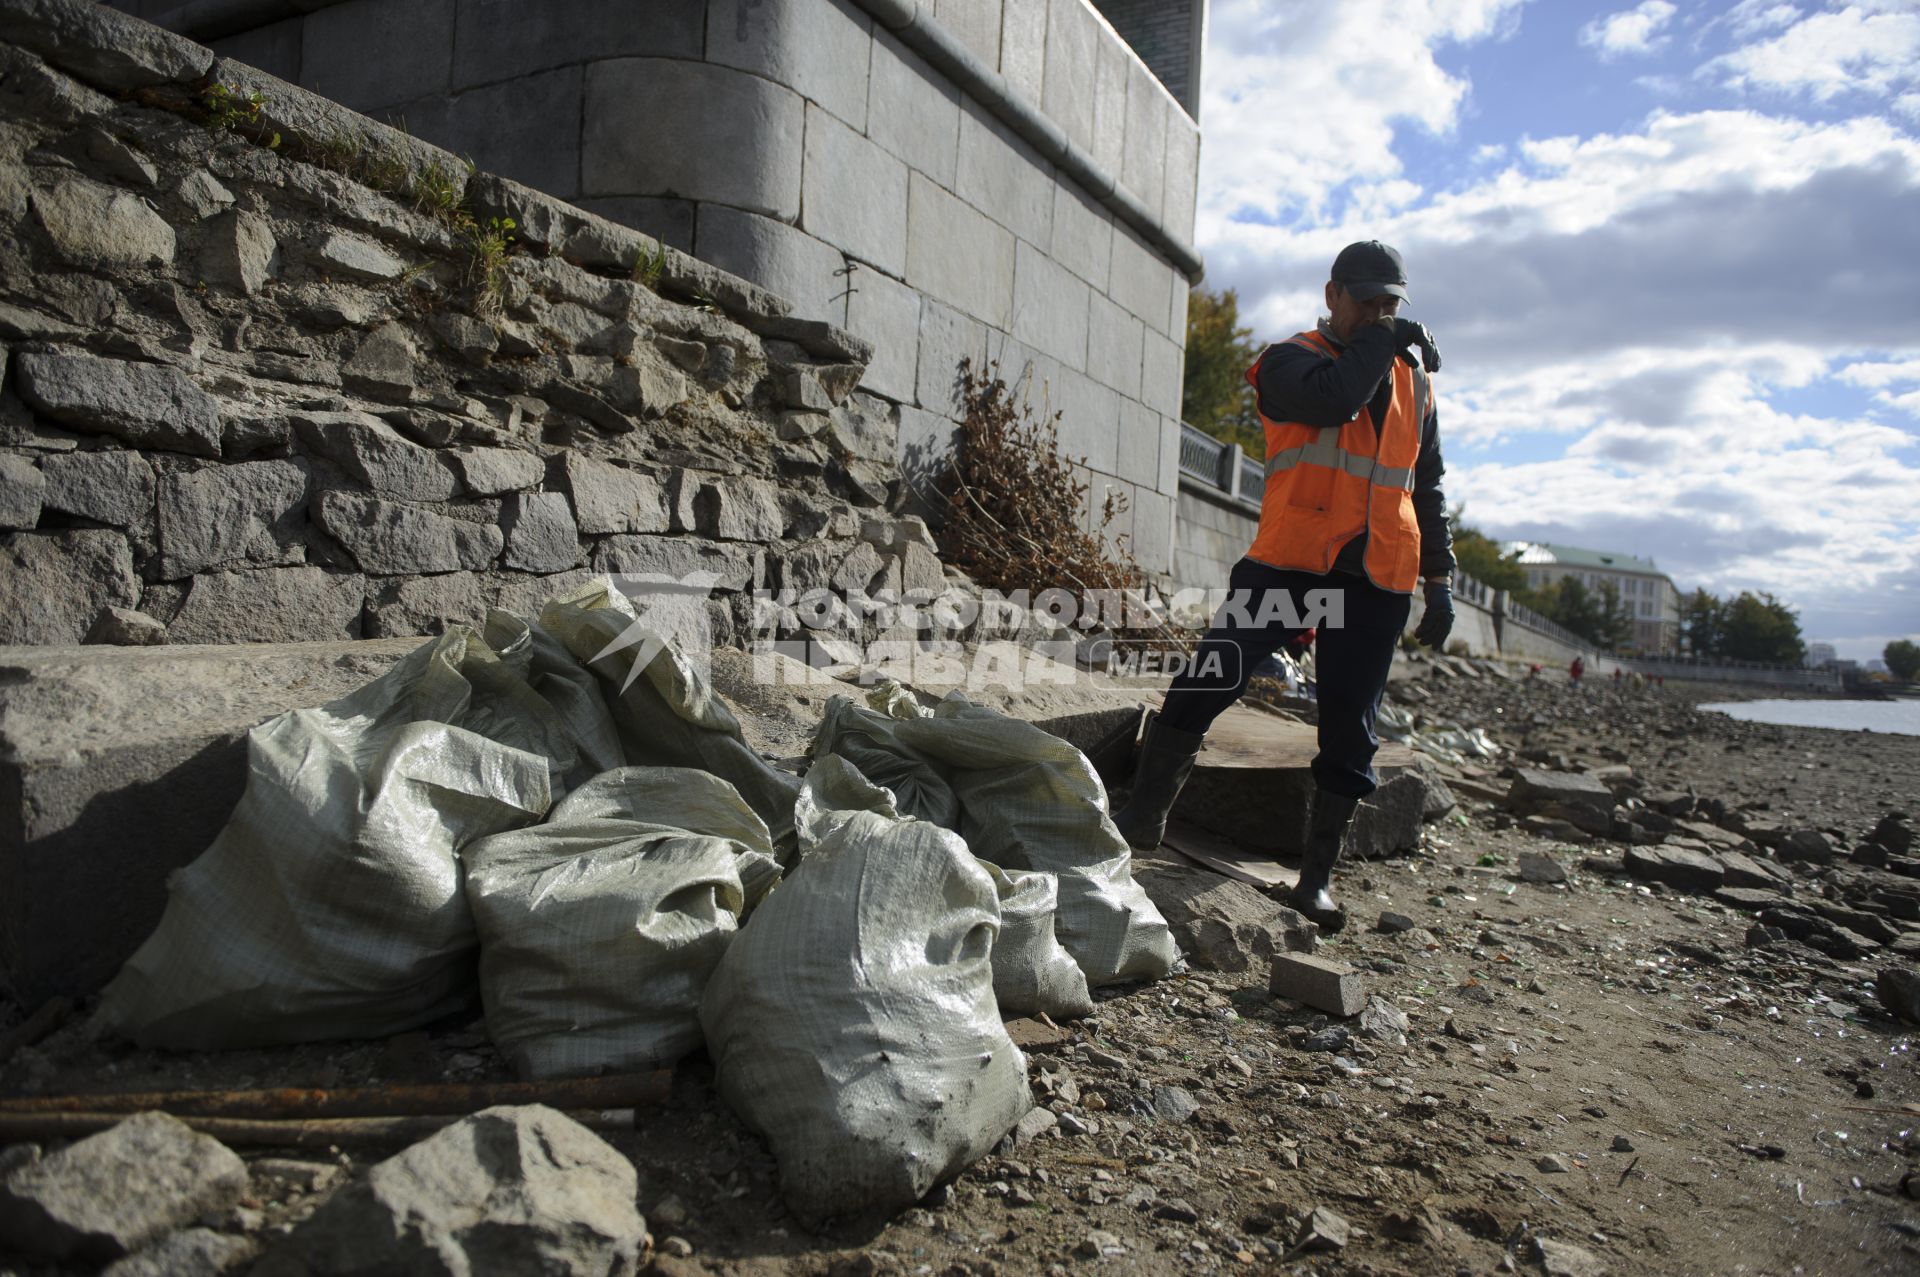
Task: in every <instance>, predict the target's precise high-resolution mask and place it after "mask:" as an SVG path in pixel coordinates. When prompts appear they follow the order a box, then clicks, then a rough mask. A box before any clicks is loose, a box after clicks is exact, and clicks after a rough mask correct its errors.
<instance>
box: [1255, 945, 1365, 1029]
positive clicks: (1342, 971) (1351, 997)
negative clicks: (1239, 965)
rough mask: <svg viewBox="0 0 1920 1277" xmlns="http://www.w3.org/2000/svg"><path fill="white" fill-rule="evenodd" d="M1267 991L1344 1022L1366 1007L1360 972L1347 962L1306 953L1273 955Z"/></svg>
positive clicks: (1363, 985)
mask: <svg viewBox="0 0 1920 1277" xmlns="http://www.w3.org/2000/svg"><path fill="white" fill-rule="evenodd" d="M1267 991H1268V992H1269V993H1272V994H1273V995H1274V996H1275V997H1281V998H1291V999H1292V1000H1293V1001H1295V1002H1301V1003H1305V1004H1306V1005H1307V1006H1310V1007H1312V1008H1313V1009H1314V1010H1316V1011H1325V1012H1326V1013H1327V1014H1328V1015H1337V1016H1340V1017H1341V1018H1343V1019H1344V1018H1345V1017H1347V1016H1350V1015H1358V1014H1360V1012H1361V1010H1362V1009H1363V1008H1364V1007H1365V1006H1366V1005H1367V990H1366V984H1365V982H1364V981H1362V980H1361V978H1360V973H1359V972H1358V971H1355V970H1354V969H1353V968H1352V967H1350V966H1348V965H1347V964H1346V963H1344V962H1336V961H1334V960H1333V959H1331V958H1316V957H1309V956H1308V955H1306V954H1303V953H1279V954H1275V955H1274V958H1273V969H1272V971H1271V973H1270V974H1269V975H1268V977H1267Z"/></svg>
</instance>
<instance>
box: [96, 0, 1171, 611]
mask: <svg viewBox="0 0 1920 1277" xmlns="http://www.w3.org/2000/svg"><path fill="white" fill-rule="evenodd" d="M121 2H122V3H123V6H131V7H134V8H136V9H138V10H140V11H142V12H143V13H144V15H145V16H148V17H151V18H154V19H155V20H158V21H162V22H165V21H167V20H168V18H169V16H170V15H172V16H188V17H190V16H192V14H193V12H194V10H193V9H192V8H191V7H188V6H185V5H183V4H180V3H177V2H173V0H121ZM1179 7H1180V8H1181V9H1182V11H1183V12H1185V11H1186V10H1187V6H1185V5H1181V6H1179ZM250 8H251V10H252V11H254V12H256V13H257V14H258V15H260V16H261V17H262V18H266V17H273V18H275V20H274V21H271V22H264V21H263V22H261V23H260V24H259V25H255V26H252V27H248V28H246V29H243V30H234V31H230V32H224V33H223V34H222V35H221V37H220V38H218V39H215V40H214V41H213V44H214V47H215V48H217V49H218V50H219V51H221V52H222V53H223V54H227V55H230V56H233V57H235V58H238V59H241V60H252V61H254V62H255V63H257V64H258V65H260V66H262V67H263V69H266V70H268V71H271V72H274V73H275V74H277V75H280V76H282V77H284V78H286V79H288V80H292V81H295V82H297V83H299V84H301V85H302V86H304V87H306V88H309V89H311V90H313V91H315V92H318V93H321V94H325V95H327V96H329V97H332V98H334V99H336V100H338V101H340V102H343V103H345V104H346V105H348V106H351V107H353V108H355V109H356V110H361V111H366V112H369V113H372V114H375V115H377V116H380V117H381V118H384V119H388V120H392V121H404V122H405V126H406V128H407V129H408V130H409V131H410V132H412V133H414V134H416V135H418V136H420V137H422V138H425V139H428V140H430V141H432V142H434V143H436V144H438V145H441V146H443V147H446V148H447V149H449V150H452V151H454V152H457V153H460V154H463V155H471V156H472V157H473V158H474V160H475V161H476V162H477V163H478V164H479V165H480V166H481V167H483V168H485V169H488V170H491V171H494V172H497V173H500V174H502V175H504V176H507V177H510V178H513V179H515V180H518V181H522V182H525V183H527V184H528V185H531V186H534V187H537V188H538V189H540V190H542V191H545V192H547V193H549V194H552V195H555V196H558V197H560V198H562V199H565V200H569V201H571V202H573V203H576V204H578V205H579V206H580V207H582V208H585V209H588V210H590V211H593V212H596V213H599V214H601V215H603V216H605V217H607V218H609V219H611V220H613V221H615V222H619V223H622V224H624V225H627V226H630V227H634V228H636V229H639V230H641V231H644V232H646V233H648V234H651V235H655V236H658V237H659V238H660V239H662V240H664V241H665V242H667V243H669V244H672V245H674V246H675V247H677V248H680V249H682V250H684V251H687V252H689V253H691V254H693V255H694V256H696V257H698V258H700V259H702V260H705V261H708V262H711V263H713V264H714V265H716V266H719V267H721V268H723V269H725V270H728V271H731V272H733V273H735V274H738V275H740V276H742V277H744V278H746V279H749V280H751V281H753V282H755V283H757V284H760V285H762V286H763V287H766V288H768V289H770V290H771V291H773V292H775V293H777V294H780V295H782V296H784V297H787V298H789V299H791V300H792V302H793V303H794V307H795V313H796V314H797V315H800V316H803V317H806V318H810V319H819V320H824V321H826V322H829V323H832V324H835V325H840V326H844V327H846V328H847V329H849V330H850V331H852V332H854V333H855V334H857V335H859V336H861V337H862V338H864V339H866V340H868V341H869V342H871V343H872V344H873V346H874V348H875V354H874V357H873V359H872V361H871V362H870V364H869V365H868V367H867V370H866V373H865V374H864V378H863V381H862V389H863V390H865V391H867V392H870V393H872V394H874V395H877V396H880V397H883V398H885V399H887V400H890V401H891V402H893V403H895V404H898V405H901V406H902V408H903V409H913V410H918V411H920V412H923V413H931V414H935V415H939V416H945V417H949V418H950V417H951V416H952V414H953V412H954V402H953V398H952V387H953V380H954V372H955V361H956V360H957V357H958V355H959V354H961V353H969V354H973V355H975V357H976V358H981V357H984V358H989V359H997V360H999V361H1000V364H1001V367H1002V371H1003V372H1004V373H1005V374H1007V375H1008V376H1009V377H1010V378H1013V377H1023V378H1025V379H1027V380H1028V382H1029V383H1030V385H1031V386H1032V388H1033V393H1034V394H1035V396H1036V398H1038V399H1042V400H1045V401H1047V402H1051V403H1056V404H1058V405H1060V406H1061V407H1062V408H1063V409H1066V410H1068V411H1070V412H1071V413H1073V414H1077V419H1076V420H1073V421H1070V422H1068V423H1065V431H1066V433H1067V434H1068V435H1069V436H1070V437H1071V439H1072V440H1073V446H1074V447H1075V448H1076V450H1077V451H1076V455H1080V453H1081V452H1084V455H1085V456H1086V457H1087V461H1088V469H1089V474H1090V476H1092V477H1093V480H1094V482H1095V483H1096V484H1097V485H1099V486H1100V487H1101V488H1106V487H1114V488H1118V489H1120V490H1122V491H1123V492H1124V493H1125V494H1126V496H1127V498H1128V500H1129V501H1130V502H1131V504H1132V505H1133V507H1134V509H1135V510H1136V511H1137V512H1138V515H1137V517H1136V518H1134V519H1133V520H1132V523H1133V525H1134V527H1135V529H1136V533H1137V534H1136V536H1135V538H1134V549H1135V551H1136V553H1137V554H1138V555H1139V557H1140V559H1141V561H1142V563H1143V565H1145V566H1147V567H1148V568H1150V569H1151V570H1153V571H1154V572H1156V573H1159V574H1163V575H1164V574H1165V573H1167V572H1168V571H1169V570H1170V569H1171V567H1172V564H1173V547H1172V541H1171V529H1172V527H1173V524H1174V504H1175V501H1176V498H1177V489H1176V486H1175V485H1174V484H1173V483H1172V481H1171V477H1172V473H1173V468H1174V467H1173V464H1172V457H1173V453H1174V451H1175V449H1176V448H1177V439H1178V425H1177V416H1178V412H1179V402H1180V381H1181V372H1182V353H1183V352H1182V347H1183V344H1184V334H1185V321H1186V315H1185V309H1186V292H1187V285H1188V272H1189V271H1191V272H1192V273H1194V274H1197V259H1196V258H1193V257H1192V255H1191V250H1187V249H1184V248H1183V247H1181V246H1184V245H1185V244H1186V242H1187V241H1189V240H1190V239H1191V237H1192V231H1193V215H1194V197H1195V190H1196V184H1197V175H1198V156H1199V133H1198V129H1197V127H1196V125H1195V124H1194V121H1193V119H1192V117H1191V116H1190V115H1189V114H1188V112H1187V111H1186V110H1184V109H1183V108H1182V106H1181V104H1180V102H1179V101H1177V100H1176V98H1175V97H1174V95H1173V94H1172V93H1170V92H1169V91H1168V89H1167V87H1166V86H1165V85H1164V84H1163V83H1162V81H1161V79H1160V78H1159V77H1157V76H1156V75H1155V74H1154V72H1153V71H1152V70H1151V69H1149V67H1148V65H1147V64H1146V63H1145V62H1143V61H1142V60H1141V58H1140V57H1139V56H1137V55H1136V54H1135V53H1134V52H1133V50H1132V49H1131V48H1130V47H1129V46H1128V45H1127V43H1126V42H1125V40H1123V39H1122V38H1121V37H1120V36H1119V35H1118V34H1117V33H1116V32H1115V30H1114V28H1113V26H1111V25H1110V24H1109V23H1108V21H1107V20H1106V18H1104V17H1103V16H1102V15H1101V13H1100V11H1099V9H1098V8H1096V7H1095V6H1094V5H1093V4H1092V3H1089V0H923V2H921V3H919V4H917V5H915V4H902V3H899V2H898V0H652V2H651V3H648V4H646V5H635V4H633V3H631V2H630V0H340V2H336V3H327V0H299V2H298V3H296V2H295V0H279V2H277V3H276V2H275V0H259V2H258V3H256V4H254V5H252V6H250ZM902 14H909V15H911V18H912V21H911V23H910V24H909V25H908V26H906V27H902V26H901V25H900V23H901V15H902ZM235 21H238V19H236V20H235ZM936 28H937V31H935V34H934V35H933V36H932V37H929V36H928V34H927V33H928V30H929V29H936ZM929 38H931V39H932V41H933V42H932V44H929V43H928V40H929ZM943 51H944V52H943ZM956 51H957V52H956ZM930 55H931V56H933V57H934V58H935V60H936V61H938V62H939V63H940V65H936V64H935V61H929V56H930ZM961 61H969V65H970V67H971V70H969V69H968V67H964V66H961V65H960V63H961ZM974 73H979V74H980V75H982V76H984V77H985V79H984V80H979V81H976V80H974V79H970V78H969V77H970V76H972V75H973V74H974ZM983 83H984V84H986V86H987V87H986V88H984V89H983V88H982V87H981V85H982V84H983ZM1023 112H1024V114H1023ZM1170 245H1171V246H1174V247H1171V248H1170V247H1169V246H1170ZM935 433H936V432H930V431H923V432H921V433H920V435H919V436H918V437H919V438H921V439H922V440H923V441H926V440H931V439H932V438H933V437H934V434H935ZM1122 436H1124V442H1122ZM903 437H904V436H903ZM902 460H903V462H909V464H908V465H907V469H908V472H909V474H912V473H914V472H915V467H914V466H913V465H912V464H910V461H911V459H909V458H906V457H904V456H903V458H902ZM1123 461H1124V464H1123ZM1162 529H1165V530H1167V532H1168V535H1167V537H1166V538H1165V539H1162V538H1161V536H1160V532H1161V530H1162ZM1141 530H1144V534H1139V533H1141Z"/></svg>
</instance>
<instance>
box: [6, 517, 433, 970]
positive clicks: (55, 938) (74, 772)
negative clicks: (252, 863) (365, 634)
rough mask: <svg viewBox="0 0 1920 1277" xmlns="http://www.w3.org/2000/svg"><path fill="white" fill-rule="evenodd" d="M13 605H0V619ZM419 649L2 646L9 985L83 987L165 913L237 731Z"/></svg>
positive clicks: (240, 775)
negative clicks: (171, 879)
mask: <svg viewBox="0 0 1920 1277" xmlns="http://www.w3.org/2000/svg"><path fill="white" fill-rule="evenodd" d="M66 535H73V534H71V533H69V534H66ZM87 535H91V536H96V537H106V536H110V535H112V534H109V533H98V532H96V533H90V534H87ZM115 539H116V540H117V539H118V538H117V537H116V538H115ZM12 575H13V573H12V572H11V571H8V572H0V590H3V589H4V588H5V586H4V582H5V581H6V580H7V579H8V578H9V577H10V576H12ZM130 575H131V569H129V576H130ZM97 610H98V609H96V611H97ZM13 615H14V609H13V608H12V607H10V606H9V607H6V608H0V625H4V624H6V619H7V618H9V617H11V616H13ZM76 637H77V636H76ZM4 641H6V642H17V641H19V640H17V639H15V638H12V637H8V638H7V639H5V640H4ZM61 641H66V642H72V641H74V640H73V639H66V640H61ZM415 646H417V643H416V641H414V640H411V639H409V640H405V641H402V642H398V643H394V642H387V643H324V644H311V645H303V646H295V647H271V646H251V647H224V646H223V647H85V648H82V647H40V648H16V649H13V650H11V651H6V652H4V653H0V790H4V792H6V793H7V794H9V795H10V796H11V797H10V798H9V801H8V802H7V803H6V804H5V805H4V807H0V973H3V975H4V980H5V983H6V984H7V985H8V986H9V987H10V988H11V989H12V990H13V991H14V994H15V996H17V997H18V998H20V1000H21V1001H23V1002H25V1003H26V1004H27V1005H30V1006H37V1005H39V1003H40V1002H41V1001H43V1000H44V999H46V998H50V997H53V996H54V995H56V994H67V995H70V996H75V997H77V996H81V995H84V994H86V993H90V992H92V991H93V990H94V989H95V988H97V987H98V986H99V984H100V983H102V982H103V981H105V980H106V979H107V978H108V977H109V976H111V975H112V974H113V973H114V972H115V971H116V970H118V969H119V967H120V964H121V963H122V962H123V961H124V960H125V959H126V958H127V956H128V955H129V954H131V953H132V952H133V950H134V948H135V947H136V946H138V945H139V943H140V942H141V941H142V940H144V939H145V938H146V936H147V934H148V933H149V932H150V931H152V930H153V927H154V924H155V923H157V922H158V921H159V920H160V912H161V909H162V907H163V906H164V905H165V903H166V885H165V884H166V878H167V875H168V874H170V873H171V872H173V871H174V870H175V869H178V868H179V867H181V866H182V865H185V864H186V863H187V862H188V861H190V860H192V859H193V858H194V857H195V856H197V855H199V854H200V853H201V852H202V851H204V850H205V849H206V847H207V844H208V843H209V842H211V841H212V839H213V836H214V835H215V834H216V833H218V832H219V830H220V827H221V826H222V825H223V824H225V823H226V819H227V816H228V814H229V813H230V812H231V811H232V810H233V805H234V803H235V802H236V801H238V799H239V797H240V791H241V790H242V788H243V787H244V786H245V783H246V751H245V748H244V746H243V744H242V737H243V736H244V735H245V733H246V732H247V730H248V729H249V728H251V727H253V726H254V725H255V724H257V723H259V722H261V721H263V720H265V719H267V718H270V717H272V716H273V715H275V714H278V713H281V712H282V711H284V710H289V709H294V708H298V707H300V706H306V705H318V704H322V703H324V702H326V701H329V700H332V699H333V698H335V697H337V696H342V695H345V694H346V693H347V692H349V691H351V690H353V689H354V688H357V687H359V686H361V685H362V684H363V683H366V682H367V681H369V680H370V679H373V678H375V677H378V676H379V675H381V674H383V673H385V672H386V671H387V670H388V669H389V668H390V667H391V666H392V665H393V664H394V663H395V662H396V661H398V660H399V659H400V658H401V657H402V656H404V655H405V654H406V653H407V652H409V651H411V650H412V649H413V648H414V647H415Z"/></svg>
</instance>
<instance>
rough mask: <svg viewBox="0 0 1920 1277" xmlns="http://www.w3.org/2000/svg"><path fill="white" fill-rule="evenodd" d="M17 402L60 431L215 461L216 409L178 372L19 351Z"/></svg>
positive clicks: (87, 357)
mask: <svg viewBox="0 0 1920 1277" xmlns="http://www.w3.org/2000/svg"><path fill="white" fill-rule="evenodd" d="M13 368H14V383H15V385H16V386H17V388H18V389H19V392H20V397H21V398H22V399H25V400H26V401H27V403H28V404H30V405H31V406H32V407H33V408H35V409H36V410H38V411H39V412H40V413H41V414H43V415H44V416H47V417H49V418H51V419H53V420H54V421H57V422H59V423H60V424H62V425H64V426H67V427H69V428H71V429H75V430H84V431H87V432H89V433H94V434H107V435H112V436H114V437H115V438H117V439H122V440H124V441H126V442H127V443H130V444H132V445H134V446H135V447H141V448H159V449H163V450H165V451H169V452H186V453H192V454H195V455H197V456H205V457H217V456H219V455H220V406H219V403H218V401H216V400H215V399H214V397H213V396H212V395H209V394H208V393H207V392H206V391H204V390H202V389H200V387H198V386H196V385H195V384H194V383H193V382H192V381H190V380H188V378H187V377H186V376H185V375H184V374H182V373H181V372H180V371H179V370H178V369H175V368H169V367H167V366H165V365H163V364H142V363H131V362H128V361H126V360H120V359H101V358H98V357H96V356H93V355H78V354H67V353H63V352H55V351H46V352H28V351H22V352H21V353H20V354H19V355H17V356H15V357H14V361H13Z"/></svg>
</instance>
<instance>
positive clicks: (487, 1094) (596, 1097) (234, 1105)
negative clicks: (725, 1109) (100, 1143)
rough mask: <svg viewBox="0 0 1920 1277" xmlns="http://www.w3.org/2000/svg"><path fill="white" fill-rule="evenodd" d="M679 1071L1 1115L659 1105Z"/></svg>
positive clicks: (73, 1101) (1, 1107) (123, 1101)
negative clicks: (516, 1105)
mask: <svg viewBox="0 0 1920 1277" xmlns="http://www.w3.org/2000/svg"><path fill="white" fill-rule="evenodd" d="M672 1085H673V1072H672V1070H670V1069H661V1070H659V1071H657V1072H653V1073H628V1074H623V1075H620V1076H617V1077H589V1078H562V1079H558V1080H555V1081H550V1082H436V1083H430V1084H427V1085H423V1086H357V1087H346V1088H342V1089H339V1090H330V1091H329V1090H315V1089H308V1088H302V1087H284V1088H281V1089H278V1090H266V1091H144V1092H128V1093H124V1094H106V1095H29V1096H18V1097H15V1098H11V1099H0V1116H7V1115H16V1114H17V1115H23V1116H24V1115H31V1114H55V1113H94V1114H99V1113H120V1114H127V1113H144V1112H147V1111H149V1110H153V1109H158V1110H159V1111H161V1112H163V1113H171V1114H173V1115H174V1116H175V1117H188V1116H197V1117H226V1118H250V1119H262V1120H268V1121H279V1120H285V1119H307V1118H327V1117H424V1116H429V1115H434V1114H454V1115H456V1116H463V1115H465V1114H468V1113H474V1112H478V1111H479V1110H481V1109H483V1108H491V1107H492V1106H493V1105H495V1104H545V1105H548V1106H550V1107H552V1108H557V1109H631V1108H651V1107H653V1106H654V1105H657V1104H659V1103H660V1102H661V1101H662V1100H664V1099H666V1097H667V1093H668V1091H669V1090H671V1089H672Z"/></svg>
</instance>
